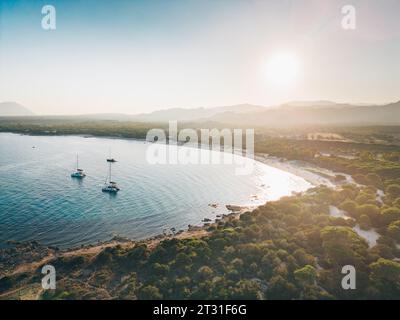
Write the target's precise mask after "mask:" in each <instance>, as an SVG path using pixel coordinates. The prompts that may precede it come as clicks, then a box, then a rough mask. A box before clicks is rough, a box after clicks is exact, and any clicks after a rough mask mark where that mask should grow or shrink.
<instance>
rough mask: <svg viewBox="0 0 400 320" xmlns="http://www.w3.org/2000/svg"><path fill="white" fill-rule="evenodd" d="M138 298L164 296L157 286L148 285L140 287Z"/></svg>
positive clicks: (158, 298)
mask: <svg viewBox="0 0 400 320" xmlns="http://www.w3.org/2000/svg"><path fill="white" fill-rule="evenodd" d="M138 298H139V299H141V300H160V299H162V298H163V297H162V295H161V293H160V290H159V289H158V288H157V287H155V286H152V285H147V286H144V287H141V288H140V289H139V292H138Z"/></svg>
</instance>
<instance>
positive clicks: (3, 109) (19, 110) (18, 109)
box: [0, 102, 34, 117]
mask: <svg viewBox="0 0 400 320" xmlns="http://www.w3.org/2000/svg"><path fill="white" fill-rule="evenodd" d="M32 115H34V113H33V112H32V111H30V110H29V109H27V108H26V107H24V106H22V105H20V104H18V103H16V102H0V117H1V116H6V117H8V116H32Z"/></svg>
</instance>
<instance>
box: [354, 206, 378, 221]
mask: <svg viewBox="0 0 400 320" xmlns="http://www.w3.org/2000/svg"><path fill="white" fill-rule="evenodd" d="M379 213H380V212H379V207H377V206H376V205H373V204H363V205H361V206H358V207H357V214H358V216H359V217H361V216H362V215H366V216H368V217H369V218H370V221H371V223H372V224H373V225H376V224H378V220H379Z"/></svg>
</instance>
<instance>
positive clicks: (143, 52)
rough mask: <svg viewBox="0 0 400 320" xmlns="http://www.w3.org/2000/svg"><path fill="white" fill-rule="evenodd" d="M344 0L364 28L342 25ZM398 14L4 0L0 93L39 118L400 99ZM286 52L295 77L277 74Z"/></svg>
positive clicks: (368, 0) (371, 1)
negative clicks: (51, 16) (48, 21)
mask: <svg viewBox="0 0 400 320" xmlns="http://www.w3.org/2000/svg"><path fill="white" fill-rule="evenodd" d="M46 4H52V5H54V6H55V8H56V10H57V11H56V12H57V16H56V18H57V20H56V22H57V29H56V30H53V31H45V30H43V29H42V27H41V20H42V16H43V15H42V14H41V9H42V6H43V5H46ZM346 4H352V5H353V6H354V7H355V8H356V10H357V11H356V13H357V27H356V30H344V29H343V28H342V26H341V20H342V18H343V14H342V13H341V9H342V6H343V5H346ZM399 14H400V1H399V0H380V1H377V0H359V1H356V0H346V1H339V0H332V1H330V0H324V1H322V0H304V1H302V0H274V1H268V0H260V1H256V0H210V1H207V0H198V1H193V0H179V1H178V0H160V1H156V0H146V1H139V0H137V1H134V0H131V1H121V0H108V1H105V0H85V1H76V0H66V1H61V0H46V1H35V0H26V1H12V0H0V101H17V102H19V103H21V104H23V105H25V106H27V107H28V108H30V109H31V110H33V111H34V112H36V113H38V114H79V113H98V112H123V113H140V112H150V111H153V110H156V109H163V108H170V107H202V106H203V107H212V106H222V105H231V104H238V103H245V102H248V103H253V104H261V105H274V104H278V103H281V102H284V101H289V100H314V99H324V100H335V101H339V102H342V101H343V102H353V103H358V102H373V103H384V102H390V101H397V100H400V16H399ZM282 54H286V55H290V56H291V57H295V58H294V59H295V60H296V68H297V69H296V70H297V74H296V77H295V79H294V80H293V81H291V82H290V83H289V84H288V83H283V84H282V83H278V82H274V81H271V77H270V76H271V75H270V74H268V72H269V71H268V70H269V69H268V65H269V63H270V61H274V59H275V58H276V57H280V56H282ZM283 64H285V62H283ZM275 69H276V68H275ZM281 69H285V66H283V67H282V66H279V67H278V70H275V73H277V72H278V73H279V71H280V70H281ZM288 71H289V73H290V71H291V70H282V72H288ZM274 77H275V78H276V77H277V75H276V74H273V76H272V78H274Z"/></svg>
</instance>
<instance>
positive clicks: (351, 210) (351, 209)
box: [339, 200, 357, 216]
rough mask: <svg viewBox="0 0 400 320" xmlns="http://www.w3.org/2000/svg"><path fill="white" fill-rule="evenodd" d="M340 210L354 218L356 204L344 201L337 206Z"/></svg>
mask: <svg viewBox="0 0 400 320" xmlns="http://www.w3.org/2000/svg"><path fill="white" fill-rule="evenodd" d="M339 207H340V209H342V210H344V211H346V212H347V213H348V214H349V215H351V216H355V214H356V210H357V203H356V202H355V201H352V200H346V201H344V202H342V204H341V205H340V206H339Z"/></svg>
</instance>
